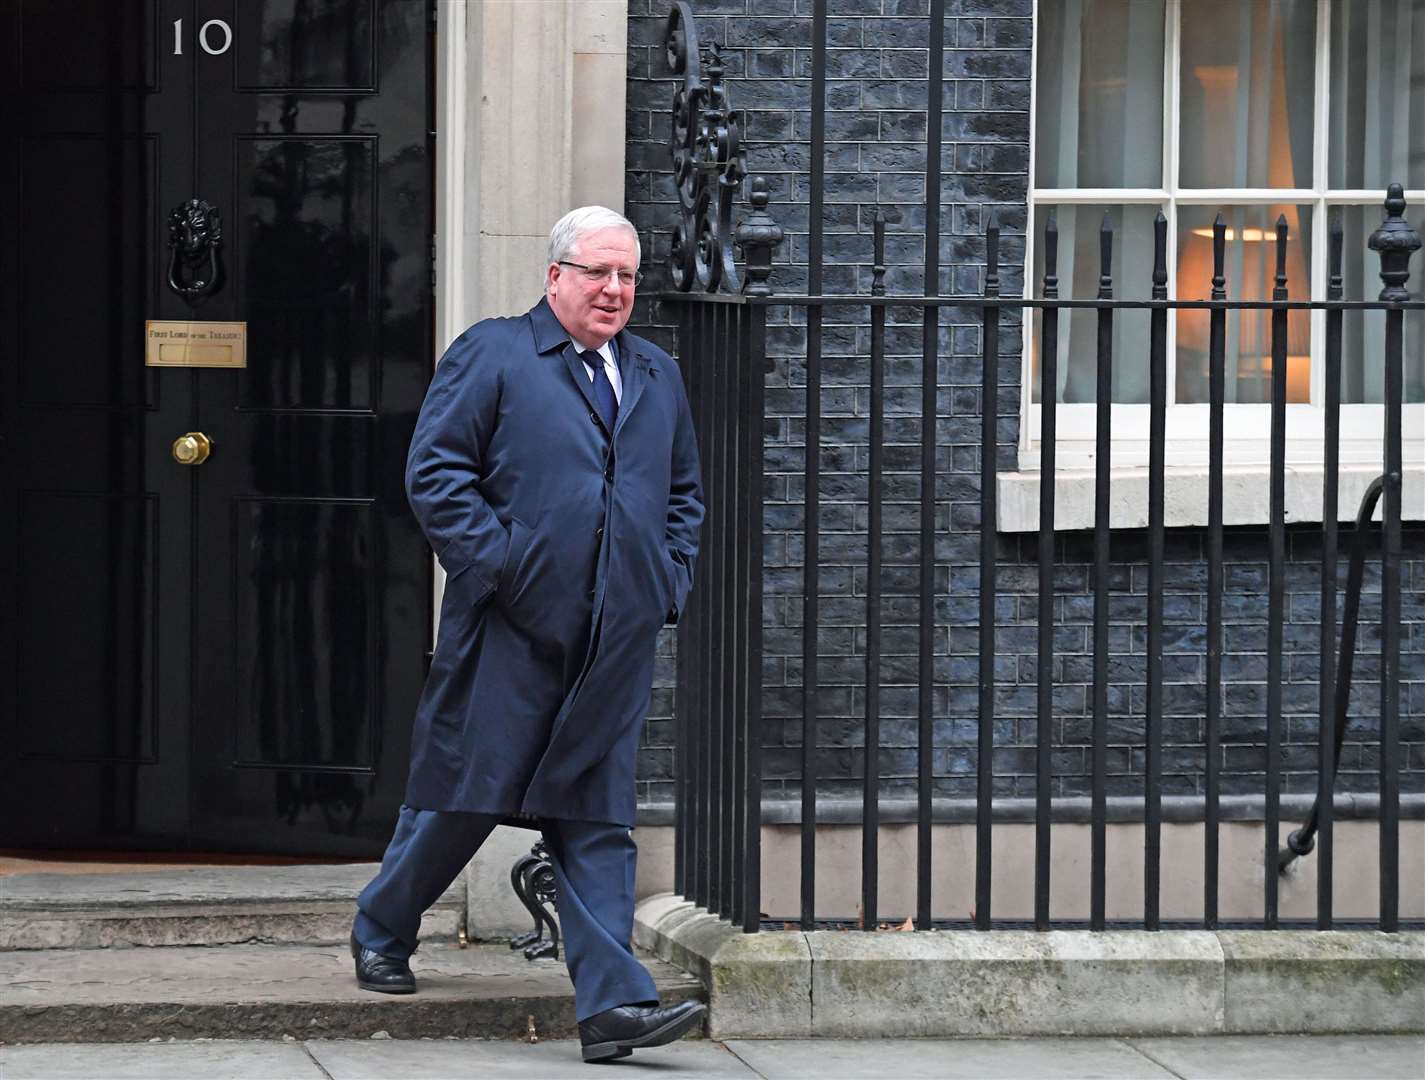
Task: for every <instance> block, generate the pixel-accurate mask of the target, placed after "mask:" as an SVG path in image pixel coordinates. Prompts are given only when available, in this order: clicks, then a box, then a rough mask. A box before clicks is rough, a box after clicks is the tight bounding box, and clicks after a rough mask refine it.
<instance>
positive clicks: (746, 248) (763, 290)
mask: <svg viewBox="0 0 1425 1080" xmlns="http://www.w3.org/2000/svg"><path fill="white" fill-rule="evenodd" d="M767 200H768V195H767V178H766V177H765V176H754V177H753V178H752V192H751V194H750V195H749V196H748V201H749V202H751V203H752V213H751V214H749V215H748V216H747V217H745V218H743V220H742V222H741V224H739V225H738V226H737V243H738V246H739V247H741V248H742V257H743V259H744V260H745V262H746V269H747V274H746V277H745V278H744V280H743V282H742V291H743V292H744V293H746V294H747V295H748V296H771V295H772V287H771V286H770V285H769V284H767V279H768V278H769V277H771V275H772V254H773V252H774V251H775V250H776V248H777V245H778V244H780V243H781V242H782V238H783V236H784V235H785V234H784V233H783V232H782V227H781V226H780V225H778V224H777V221H776V219H775V218H773V217H772V215H771V214H769V213H767Z"/></svg>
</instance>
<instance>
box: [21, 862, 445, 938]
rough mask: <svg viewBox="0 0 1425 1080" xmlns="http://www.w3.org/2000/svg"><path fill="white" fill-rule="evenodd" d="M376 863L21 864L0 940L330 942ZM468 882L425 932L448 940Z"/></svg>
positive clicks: (431, 914)
mask: <svg viewBox="0 0 1425 1080" xmlns="http://www.w3.org/2000/svg"><path fill="white" fill-rule="evenodd" d="M377 868H378V867H377V864H376V863H348V864H342V865H315V866H204V867H192V868H188V869H165V870H135V871H131V872H125V873H102V874H74V873H34V874H31V873H25V874H12V875H7V876H5V877H3V878H0V949H73V948H108V947H112V946H124V945H135V946H162V945H220V944H231V943H237V942H269V943H282V944H308V945H323V944H325V945H335V944H340V943H341V942H343V941H345V940H346V936H347V934H348V933H349V932H350V930H351V920H352V917H353V916H354V915H355V913H356V896H357V894H358V893H359V892H360V891H361V890H362V888H364V887H365V885H366V883H367V882H368V881H370V880H371V878H372V877H373V876H374V875H375V873H376V870H377ZM464 912H465V881H464V878H463V877H460V878H457V879H456V881H455V883H454V884H452V885H451V887H450V888H449V889H447V890H446V892H445V894H444V895H443V896H442V897H441V898H440V899H439V900H438V901H437V902H436V903H435V905H434V906H433V907H432V908H431V910H430V911H428V912H427V913H426V915H425V918H424V919H423V920H422V922H421V934H422V936H423V937H424V938H426V939H427V940H430V939H432V938H439V937H443V938H445V939H447V940H454V938H455V935H456V933H457V932H458V930H459V928H460V926H461V925H462V924H463V920H464Z"/></svg>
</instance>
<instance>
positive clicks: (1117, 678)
mask: <svg viewBox="0 0 1425 1080" xmlns="http://www.w3.org/2000/svg"><path fill="white" fill-rule="evenodd" d="M669 6H670V5H669V4H668V3H667V2H666V0H630V5H629V43H630V46H629V69H628V71H629V75H628V116H627V138H628V176H627V205H626V212H627V213H628V215H629V217H630V218H631V219H632V220H633V221H634V222H635V223H636V224H637V225H638V226H639V229H640V232H641V234H642V238H643V244H644V260H645V267H646V268H647V269H648V270H649V278H648V280H647V281H646V282H645V284H644V285H643V287H642V290H641V293H642V298H641V299H640V301H639V306H638V308H637V310H636V313H635V316H634V324H635V327H636V328H637V329H638V330H639V331H640V332H641V333H645V334H647V335H648V336H650V337H653V338H654V339H655V340H658V341H660V342H661V343H662V344H664V345H665V346H667V347H669V348H674V347H675V346H676V342H675V340H674V337H675V335H674V334H673V332H672V331H671V329H669V327H670V326H671V324H672V323H673V321H674V319H673V315H672V312H671V310H669V309H667V308H666V306H665V305H663V304H662V303H660V302H659V301H658V300H657V294H658V293H659V292H660V291H661V290H662V289H664V288H666V287H667V284H668V277H667V272H666V270H665V269H664V267H663V263H664V260H665V258H666V255H667V250H668V238H669V235H670V230H671V225H672V223H673V221H674V220H675V213H676V195H675V193H674V190H673V187H672V181H671V176H670V172H669V165H668V161H669V158H668V151H667V144H666V140H667V132H668V122H669V120H668V118H669V105H670V102H671V97H672V86H673V81H672V79H671V78H670V77H669V76H668V75H667V71H666V62H665V60H664V53H663V44H662V43H663V27H664V20H665V18H666V14H667V10H668V7H669ZM693 7H694V11H695V13H696V15H697V19H698V28H699V32H700V34H701V35H702V38H703V40H704V42H710V41H715V42H717V44H718V45H719V46H720V47H722V48H723V57H724V60H725V62H726V65H727V73H728V74H727V78H728V83H729V85H730V90H731V95H732V102H733V105H734V107H736V108H739V109H743V110H746V112H747V116H748V122H747V135H748V138H749V143H750V145H749V152H748V158H749V165H750V169H751V171H752V172H753V173H760V174H762V175H765V176H767V177H768V181H769V188H770V191H771V196H772V203H771V206H770V210H771V212H772V214H773V215H774V216H775V217H776V218H777V220H778V221H779V222H780V223H781V225H782V226H783V228H784V229H786V231H787V234H788V236H787V240H786V242H785V243H784V244H783V245H782V247H781V249H780V251H779V253H778V257H777V260H778V261H777V266H776V269H775V272H774V275H773V278H772V284H773V287H774V290H775V291H777V292H782V293H787V294H796V293H798V292H804V291H805V289H806V284H807V275H806V262H807V220H808V219H807V196H808V187H809V180H808V177H809V158H810V153H809V151H810V146H809V143H810V118H811V114H810V108H809V101H810V89H811V87H810V63H811V50H810V43H811V31H812V24H811V17H810V7H811V5H810V2H809V0H695V3H694V5H693ZM928 7H929V5H928V2H927V0H831V3H830V12H831V15H830V18H829V20H828V52H827V63H828V68H827V99H828V113H827V117H826V132H827V155H826V209H825V216H824V219H823V221H824V229H825V233H824V236H825V242H824V248H825V252H826V263H827V265H826V270H825V276H824V282H825V286H824V287H825V291H827V292H840V293H856V292H867V291H869V283H870V262H871V225H870V221H871V218H870V210H871V208H872V207H873V206H875V205H877V204H879V205H880V206H881V207H883V208H885V209H889V210H892V211H893V212H894V213H897V214H898V215H899V218H900V220H899V221H898V222H896V223H893V224H891V225H890V226H889V227H888V238H887V255H888V258H887V262H888V265H889V270H888V272H887V277H886V284H887V291H888V292H890V293H909V294H917V293H920V292H921V291H922V289H924V288H925V285H926V283H925V282H924V281H923V264H924V257H925V252H924V243H925V208H924V200H925V177H924V170H925V144H926V71H927V61H928V50H927V48H926V43H927V40H928V33H929V27H928V19H927V12H928ZM946 8H947V17H946V24H945V65H944V69H943V93H944V99H943V100H944V122H943V126H942V136H943V151H942V157H941V162H942V185H941V193H940V198H941V206H942V211H941V214H942V217H941V220H942V226H941V240H940V262H941V266H942V270H941V274H940V280H939V281H938V282H936V283H932V287H934V288H938V289H939V290H940V291H942V292H952V293H962V294H964V293H971V294H973V293H977V292H978V291H979V290H980V289H981V288H982V271H983V264H984V259H985V244H984V236H983V231H984V224H985V221H986V218H987V215H988V212H989V210H990V209H991V208H993V209H994V210H995V211H996V212H997V213H998V216H999V220H1000V224H1001V228H1002V230H1003V238H1002V245H1001V260H1002V264H1003V267H1004V269H1003V270H1002V276H1003V283H1004V292H1005V294H1006V295H1016V294H1017V293H1018V291H1019V289H1020V287H1021V277H1020V273H1021V267H1022V263H1023V243H1022V237H1023V231H1024V227H1025V225H1024V223H1025V206H1024V203H1025V198H1026V190H1027V183H1028V156H1029V147H1028V138H1029V117H1028V107H1029V75H1030V70H1031V66H1030V55H1029V43H1030V40H1031V25H1030V13H1031V0H947V4H946ZM1136 288H1137V289H1138V291H1141V292H1142V293H1143V295H1145V296H1146V294H1147V288H1148V285H1147V283H1146V282H1145V283H1142V284H1141V285H1139V286H1137V287H1136ZM1134 289H1135V286H1133V285H1132V284H1125V295H1132V294H1134ZM1006 318H1007V323H1008V324H1007V325H1006V326H1005V327H1004V329H1003V330H1002V334H1001V337H1002V343H1001V348H1002V355H1003V356H1004V359H1003V361H1002V363H1001V370H1000V386H1001V393H1000V402H999V408H1000V415H1001V417H1002V418H1006V417H1007V418H1008V419H1002V421H1001V428H1000V431H999V443H1000V453H999V465H1000V467H1001V468H1002V469H1012V468H1014V467H1015V466H1016V452H1015V444H1016V440H1017V437H1018V429H1017V416H1018V409H1019V398H1020V387H1019V381H1020V358H1019V348H1020V343H1019V336H1018V332H1017V331H1018V327H1017V325H1015V323H1016V322H1017V319H1015V318H1010V317H1008V316H1007V317H1006ZM770 323H771V325H770V327H769V332H768V351H769V354H770V355H771V356H772V357H773V358H774V359H775V371H774V372H773V373H772V374H770V375H769V376H768V382H767V414H768V420H767V427H766V438H765V454H766V483H765V497H766V510H765V513H766V547H765V563H766V570H765V585H766V588H765V602H764V620H763V623H764V634H765V653H766V660H765V665H764V691H763V704H764V717H765V723H764V728H763V731H764V775H765V784H764V792H765V794H766V796H767V797H768V798H795V797H797V796H798V794H799V791H800V757H801V750H800V742H801V715H802V701H801V698H802V690H801V683H802V656H801V639H802V617H801V616H802V600H801V592H802V553H803V529H804V524H805V523H804V520H803V517H804V515H803V509H802V498H803V490H804V489H803V469H804V467H805V450H806V430H805V428H806V425H805V421H804V419H803V417H804V415H805V405H806V398H805V385H806V383H805V329H804V323H805V318H804V313H803V312H801V311H798V310H797V309H793V308H773V309H772V311H771V312H770ZM921 334H922V331H921V313H920V309H919V308H912V307H906V308H892V309H891V310H890V313H889V317H888V328H887V336H886V341H887V369H886V386H887V391H886V425H885V440H886V454H885V479H884V483H883V488H882V490H883V497H884V500H885V501H884V527H885V539H884V546H883V549H882V550H883V559H884V568H883V578H882V593H883V599H882V609H881V610H882V623H883V627H884V631H883V645H882V653H883V660H882V668H881V677H880V685H881V706H882V723H881V742H882V749H881V762H880V765H881V774H882V776H883V778H884V779H883V791H884V793H885V794H886V795H888V796H908V795H911V794H913V793H914V790H915V774H916V720H915V716H916V713H917V708H918V705H917V694H918V691H917V689H916V666H917V661H916V654H917V651H918V637H917V635H918V631H917V624H918V620H919V605H918V599H917V597H916V595H915V587H916V580H917V574H918V570H917V566H918V559H919V544H918V535H917V533H918V529H919V498H920V480H919V441H920V432H921V422H920V382H921ZM979 350H980V328H979V321H978V312H976V311H973V310H964V309H943V310H942V315H941V325H940V329H939V360H938V366H937V384H938V386H939V394H938V402H937V415H936V432H937V444H938V451H937V489H936V503H937V509H936V537H937V539H936V559H935V562H936V572H935V597H934V604H935V622H936V632H935V648H934V651H935V676H934V688H933V703H934V716H935V718H936V719H935V776H936V781H935V785H936V792H935V793H936V794H937V795H943V796H971V795H973V793H974V787H975V777H974V769H975V743H976V722H975V712H976V706H977V698H978V688H977V650H978V637H977V630H976V625H975V624H976V620H977V617H978V606H977V605H978V597H977V593H978V581H979V570H978V558H979V554H978V532H977V530H978V525H979V438H980V434H979V432H980V421H979V416H980V374H981V372H980V358H979ZM823 355H824V360H823V368H822V372H823V390H822V402H821V404H822V415H823V423H822V432H821V441H820V451H819V452H820V464H821V477H822V484H821V517H820V527H821V558H820V563H821V568H822V569H821V587H820V596H821V599H820V609H821V618H820V627H821V628H820V631H819V641H820V649H819V653H820V661H819V680H820V684H821V692H820V697H819V701H818V715H819V717H820V719H819V721H818V736H817V738H818V745H819V747H820V748H821V749H820V751H819V755H818V783H819V790H820V791H822V792H824V793H825V794H827V795H828V796H833V797H834V796H849V795H855V794H858V793H859V790H860V781H859V779H858V777H859V775H860V773H861V770H862V766H863V754H864V750H863V748H862V733H861V731H862V717H863V715H864V714H863V711H862V710H863V709H864V704H865V648H866V635H865V626H866V621H867V620H866V570H865V561H866V517H867V508H866V493H867V462H868V443H867V433H868V419H867V418H868V415H869V377H868V362H867V359H866V358H867V356H868V355H869V331H868V329H867V327H866V325H865V314H864V309H860V310H859V311H858V310H857V309H844V311H843V313H842V314H839V315H835V316H834V317H833V316H829V317H828V324H827V326H826V328H825V330H824V334H823ZM1264 500H1265V492H1264ZM1113 542H1114V569H1113V577H1112V580H1111V582H1110V588H1111V590H1112V622H1113V625H1112V628H1111V632H1110V648H1111V654H1112V655H1111V659H1110V665H1109V670H1110V675H1111V679H1112V685H1111V687H1110V692H1109V709H1110V713H1111V715H1110V720H1109V740H1110V748H1109V773H1110V775H1109V793H1110V794H1111V795H1135V794H1140V793H1141V791H1142V772H1143V759H1144V749H1143V735H1142V733H1143V726H1144V714H1145V708H1146V688H1145V677H1146V676H1145V672H1146V655H1145V649H1146V644H1147V641H1146V639H1147V631H1146V626H1145V618H1146V609H1147V601H1146V586H1147V565H1146V550H1147V545H1146V536H1145V534H1144V533H1143V532H1141V531H1122V532H1117V533H1115V534H1114V541H1113ZM1057 543H1058V548H1059V550H1058V552H1057V557H1058V560H1059V563H1060V568H1059V570H1058V577H1057V589H1056V601H1055V616H1056V622H1057V623H1058V625H1057V627H1056V631H1055V641H1056V658H1055V668H1054V673H1053V675H1054V680H1055V683H1056V691H1055V701H1056V707H1055V713H1056V721H1055V731H1054V733H1053V735H1054V743H1055V746H1056V751H1055V757H1054V770H1055V774H1056V781H1055V793H1056V794H1061V795H1081V794H1086V793H1087V792H1088V789H1089V788H1088V785H1089V770H1090V767H1091V758H1090V753H1089V744H1090V737H1089V736H1090V726H1091V716H1090V710H1091V702H1092V689H1091V680H1092V671H1093V666H1092V656H1091V653H1090V644H1091V619H1092V607H1093V598H1092V591H1091V590H1092V581H1091V563H1092V551H1091V540H1090V537H1089V535H1088V534H1086V533H1066V534H1061V535H1060V537H1059V538H1058V541H1057ZM999 544H1000V557H1001V566H1000V569H999V576H998V589H999V598H998V601H997V605H996V613H997V625H998V629H997V631H996V648H997V653H998V657H997V660H996V680H997V684H998V686H997V691H996V723H995V742H996V747H997V749H996V754H995V773H996V781H995V791H996V793H997V794H1000V795H1006V796H1025V795H1030V794H1032V793H1033V786H1034V776H1033V773H1034V749H1033V748H1034V743H1035V739H1036V732H1035V719H1034V704H1035V681H1036V677H1037V672H1036V667H1037V665H1036V660H1035V651H1036V640H1037V609H1036V605H1037V599H1036V593H1037V570H1036V568H1035V565H1034V560H1035V558H1036V557H1037V556H1036V539H1035V537H1033V536H1024V537H1021V536H1014V535H1004V536H1002V537H1001V538H1000V541H999ZM1205 546H1206V545H1205V536H1204V532H1203V530H1201V529H1176V530H1173V531H1172V532H1171V533H1170V534H1169V539H1168V564H1169V565H1168V570H1167V578H1168V587H1167V595H1166V596H1165V603H1164V608H1165V623H1166V627H1165V634H1164V638H1165V646H1164V653H1165V655H1164V668H1165V681H1166V686H1165V693H1164V696H1165V711H1166V713H1167V715H1166V716H1165V718H1164V722H1163V732H1164V742H1165V746H1164V753H1163V768H1164V774H1165V776H1164V791H1165V793H1167V794H1177V795H1193V794H1200V793H1201V791H1202V771H1203V746H1202V739H1203V725H1204V720H1203V713H1204V698H1205V692H1204V690H1205V688H1204V681H1205V668H1206V660H1205V648H1204V643H1205V638H1206V629H1205V626H1204V621H1205V615H1206V599H1205V594H1204V591H1203V589H1204V584H1205V579H1206V565H1205V561H1204V558H1205ZM1319 550H1320V549H1319V530H1318V529H1314V528H1312V527H1300V528H1296V529H1293V530H1292V531H1291V535H1290V537H1289V558H1290V560H1291V566H1290V571H1289V581H1288V590H1289V593H1290V595H1289V607H1288V611H1289V619H1290V622H1289V624H1288V626H1287V632H1286V642H1287V644H1286V648H1287V657H1286V664H1285V667H1286V671H1287V680H1288V681H1287V685H1286V686H1285V689H1284V702H1285V705H1284V711H1285V713H1286V716H1287V720H1286V725H1285V730H1284V733H1283V756H1282V762H1281V766H1282V771H1283V777H1284V786H1285V789H1286V790H1287V791H1308V790H1312V789H1314V785H1315V782H1316V781H1315V774H1314V771H1313V770H1314V765H1315V761H1316V753H1317V747H1316V732H1317V719H1316V702H1317V684H1316V681H1315V680H1316V677H1317V666H1318V660H1317V648H1318V646H1317V640H1318V639H1317V627H1316V619H1317V615H1318V613H1317V604H1318V598H1319V577H1318V574H1319V569H1318V564H1317V562H1316V561H1315V560H1318V559H1319ZM1405 551H1406V555H1407V562H1406V565H1405V568H1404V574H1403V581H1404V587H1405V590H1406V595H1405V597H1404V603H1403V611H1404V618H1405V621H1406V626H1405V628H1404V631H1403V634H1402V650H1403V658H1404V676H1405V680H1406V682H1405V685H1404V686H1403V687H1402V695H1401V712H1402V723H1401V736H1402V739H1403V740H1404V741H1405V743H1406V748H1405V755H1404V757H1403V759H1402V769H1403V770H1404V771H1403V775H1402V790H1405V791H1425V530H1422V529H1420V528H1418V527H1414V528H1407V531H1406V536H1405ZM1227 560H1228V566H1227V582H1228V595H1227V596H1226V597H1225V599H1224V619H1225V623H1226V626H1225V630H1224V634H1225V637H1224V668H1223V674H1224V680H1225V681H1226V682H1227V686H1226V689H1225V703H1224V721H1223V751H1222V758H1221V760H1220V763H1219V764H1220V766H1221V768H1222V782H1223V787H1222V790H1223V791H1224V793H1241V794H1250V793H1259V792H1260V791H1261V790H1262V788H1263V773H1264V769H1265V760H1264V757H1265V719H1264V717H1265V703H1266V694H1265V681H1264V680H1265V668H1266V655H1265V653H1266V621H1265V617H1266V616H1265V613H1266V578H1267V544H1266V531H1265V529H1264V528H1236V529H1232V530H1229V534H1228V540H1227ZM1341 576H1342V581H1343V583H1344V576H1345V571H1344V564H1343V566H1342V575H1341ZM1366 587H1367V595H1366V598H1365V601H1364V603H1363V606H1362V619H1363V626H1362V635H1361V648H1362V653H1363V655H1360V656H1358V658H1357V662H1356V684H1357V688H1356V692H1355V695H1354V700H1353V709H1352V714H1353V716H1354V717H1355V719H1354V720H1353V723H1352V729H1351V734H1350V737H1349V740H1348V744H1347V746H1346V749H1345V750H1344V752H1343V754H1342V758H1341V774H1340V780H1339V783H1338V788H1339V789H1340V790H1350V791H1373V790H1375V789H1376V787H1377V773H1376V769H1377V768H1378V761H1379V744H1378V741H1376V739H1375V731H1376V717H1377V715H1378V712H1379V701H1380V694H1379V684H1378V682H1377V681H1375V680H1378V678H1379V630H1378V622H1373V621H1372V620H1378V615H1379V600H1380V592H1379V587H1380V586H1379V576H1378V568H1377V570H1376V571H1373V572H1371V573H1368V575H1367V585H1366ZM673 676H674V659H673V642H672V638H671V635H668V636H667V637H665V639H664V642H663V643H662V646H661V648H660V658H659V668H658V676H657V681H656V683H655V691H654V702H653V708H652V710H651V715H650V721H649V725H648V730H647V735H646V743H645V748H644V750H643V751H642V757H641V760H640V774H639V775H640V797H641V799H642V801H643V802H645V803H657V802H664V801H667V800H669V799H671V797H672V766H673V760H672V749H671V735H672V732H671V723H670V721H669V719H668V718H669V717H670V716H671V714H672V685H673Z"/></svg>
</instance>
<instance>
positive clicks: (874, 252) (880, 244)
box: [871, 206, 900, 296]
mask: <svg viewBox="0 0 1425 1080" xmlns="http://www.w3.org/2000/svg"><path fill="white" fill-rule="evenodd" d="M899 220H900V215H899V214H898V213H896V212H895V211H890V212H887V211H885V210H882V209H881V208H880V206H873V207H871V258H872V263H871V295H872V296H885V295H886V222H888V221H899Z"/></svg>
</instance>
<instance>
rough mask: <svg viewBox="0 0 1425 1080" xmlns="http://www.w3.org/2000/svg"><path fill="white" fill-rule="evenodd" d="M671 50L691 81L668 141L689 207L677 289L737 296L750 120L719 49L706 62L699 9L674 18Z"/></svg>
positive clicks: (675, 257) (676, 69)
mask: <svg viewBox="0 0 1425 1080" xmlns="http://www.w3.org/2000/svg"><path fill="white" fill-rule="evenodd" d="M666 45H667V49H668V67H669V68H670V69H671V70H672V72H673V73H674V74H675V75H681V76H683V85H682V86H681V87H678V88H677V89H676V90H675V91H674V92H673V118H672V129H671V131H670V133H669V139H668V146H669V149H670V150H671V152H672V155H673V182H674V183H675V184H676V185H677V188H678V201H679V202H680V203H681V204H682V219H681V220H680V221H679V222H678V224H677V225H676V226H675V227H674V229H673V245H672V249H671V251H670V252H669V265H670V268H671V269H672V272H673V282H674V284H675V285H676V286H677V287H678V289H680V290H682V291H683V292H690V291H691V290H692V289H693V287H694V284H695V283H696V285H697V286H698V287H700V288H701V289H702V290H703V291H704V292H717V291H719V289H723V290H725V291H727V292H737V291H738V290H739V289H740V288H741V284H740V282H739V278H738V273H737V264H736V263H735V262H734V261H733V256H732V244H733V240H734V239H735V236H734V234H733V229H732V205H733V202H734V201H735V200H736V198H737V194H738V191H739V189H740V188H741V186H742V178H743V177H744V176H745V175H747V157H746V153H745V151H744V150H743V148H742V122H743V117H742V113H741V112H740V111H738V110H735V109H733V108H732V104H731V102H730V101H729V99H728V94H727V87H726V86H724V85H723V82H722V76H723V70H724V68H723V63H722V58H721V57H720V56H719V55H718V51H717V46H716V45H713V46H710V47H709V49H708V52H707V58H706V62H705V61H704V57H703V53H702V49H701V46H700V45H699V44H698V32H697V27H696V25H695V24H694V22H693V12H692V9H691V8H690V7H689V6H688V5H687V3H685V2H683V0H679V2H678V3H675V4H674V5H673V10H672V11H670V12H669V13H668V30H667V36H666ZM704 73H706V75H704Z"/></svg>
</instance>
